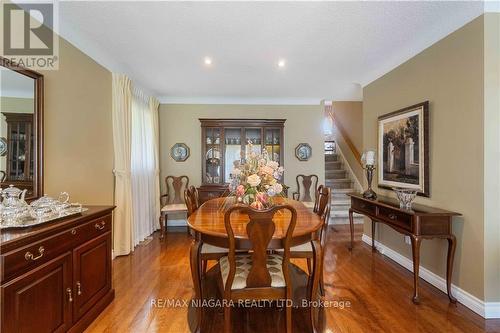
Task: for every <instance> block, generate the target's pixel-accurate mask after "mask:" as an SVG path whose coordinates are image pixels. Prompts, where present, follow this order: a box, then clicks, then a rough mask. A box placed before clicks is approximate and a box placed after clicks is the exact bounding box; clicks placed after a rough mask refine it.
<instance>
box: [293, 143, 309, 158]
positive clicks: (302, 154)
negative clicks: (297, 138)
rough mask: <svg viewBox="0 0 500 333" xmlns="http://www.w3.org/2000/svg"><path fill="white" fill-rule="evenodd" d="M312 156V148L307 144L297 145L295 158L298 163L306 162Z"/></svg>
mask: <svg viewBox="0 0 500 333" xmlns="http://www.w3.org/2000/svg"><path fill="white" fill-rule="evenodd" d="M311 156H312V148H311V146H310V145H309V144H308V143H299V145H298V146H297V148H295V157H297V159H298V160H299V161H308V160H309V159H310V158H311Z"/></svg>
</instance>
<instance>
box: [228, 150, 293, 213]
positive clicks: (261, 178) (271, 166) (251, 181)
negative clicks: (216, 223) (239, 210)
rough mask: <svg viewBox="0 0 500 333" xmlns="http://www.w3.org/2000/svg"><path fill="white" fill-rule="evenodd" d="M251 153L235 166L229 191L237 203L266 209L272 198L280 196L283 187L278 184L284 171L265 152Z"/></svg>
mask: <svg viewBox="0 0 500 333" xmlns="http://www.w3.org/2000/svg"><path fill="white" fill-rule="evenodd" d="M248 149H249V151H251V153H250V154H249V157H248V158H247V159H246V162H245V163H243V164H239V165H237V166H235V168H234V169H233V171H232V172H231V183H230V184H229V190H230V191H231V194H233V196H235V197H236V201H237V202H238V203H243V204H246V205H249V206H250V207H252V208H255V209H266V208H269V207H271V206H272V205H273V198H274V197H276V196H281V195H282V192H283V185H282V184H281V183H280V182H279V180H280V179H281V177H282V176H283V172H284V171H285V170H284V169H283V167H280V166H279V163H278V162H275V161H273V160H270V159H269V156H268V153H267V151H266V150H264V152H263V153H262V154H257V153H255V152H253V149H252V144H251V143H250V142H249V144H248Z"/></svg>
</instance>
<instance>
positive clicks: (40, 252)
mask: <svg viewBox="0 0 500 333" xmlns="http://www.w3.org/2000/svg"><path fill="white" fill-rule="evenodd" d="M44 252H45V248H44V247H43V246H40V247H39V248H38V255H37V256H36V257H35V256H34V255H33V253H31V252H30V251H28V252H26V254H25V255H24V259H26V260H28V261H29V260H32V261H35V260H38V259H40V258H41V257H43V253H44Z"/></svg>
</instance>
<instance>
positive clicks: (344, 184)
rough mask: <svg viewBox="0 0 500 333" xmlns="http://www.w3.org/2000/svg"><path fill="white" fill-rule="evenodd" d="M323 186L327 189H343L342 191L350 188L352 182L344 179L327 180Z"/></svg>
mask: <svg viewBox="0 0 500 333" xmlns="http://www.w3.org/2000/svg"><path fill="white" fill-rule="evenodd" d="M325 185H326V186H328V187H333V188H334V189H335V188H339V189H341V188H343V189H350V188H352V180H350V179H347V178H344V179H327V180H326V181H325Z"/></svg>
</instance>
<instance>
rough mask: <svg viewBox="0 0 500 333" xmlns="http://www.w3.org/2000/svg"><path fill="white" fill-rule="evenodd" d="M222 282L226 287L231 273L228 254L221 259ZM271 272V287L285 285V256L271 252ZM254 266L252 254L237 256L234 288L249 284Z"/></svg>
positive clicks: (269, 262)
mask: <svg viewBox="0 0 500 333" xmlns="http://www.w3.org/2000/svg"><path fill="white" fill-rule="evenodd" d="M219 263H220V271H221V275H222V282H223V284H224V288H225V287H226V281H227V277H228V275H229V261H228V258H227V256H225V257H222V258H221V259H220V261H219ZM266 266H267V269H268V271H269V274H270V275H271V287H274V288H281V287H285V286H286V284H285V277H284V276H283V269H282V267H283V257H282V256H281V255H278V254H271V255H269V256H268V257H267V263H266ZM251 268H252V256H251V255H249V254H244V255H237V256H236V273H235V274H234V280H233V285H232V286H231V289H232V290H238V289H245V288H246V286H247V277H248V273H249V272H250V270H251Z"/></svg>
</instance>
